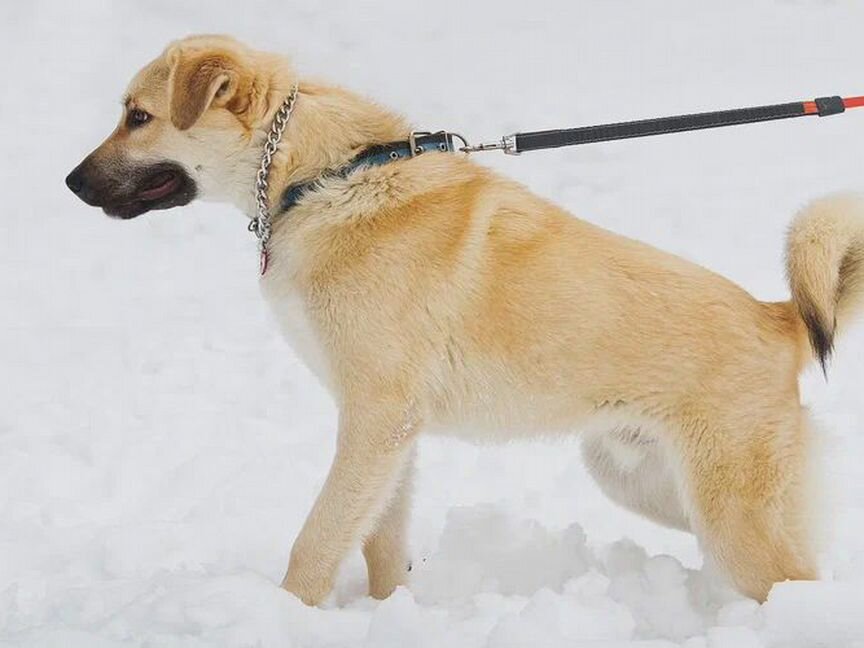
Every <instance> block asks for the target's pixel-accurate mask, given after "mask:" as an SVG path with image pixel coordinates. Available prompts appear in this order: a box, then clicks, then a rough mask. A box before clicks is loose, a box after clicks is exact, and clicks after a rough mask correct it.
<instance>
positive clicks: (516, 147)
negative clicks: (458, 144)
mask: <svg viewBox="0 0 864 648" xmlns="http://www.w3.org/2000/svg"><path fill="white" fill-rule="evenodd" d="M859 107H864V97H849V98H846V99H844V98H842V97H820V98H818V99H815V100H814V101H796V102H792V103H785V104H776V105H772V106H756V107H754V108H737V109H734V110H719V111H715V112H705V113H696V114H691V115H676V116H674V117H659V118H657V119H642V120H638V121H629V122H620V123H617V124H600V125H597V126H583V127H581V128H562V129H558V130H545V131H530V132H527V133H514V134H513V135H505V136H504V137H502V138H501V139H500V140H499V141H497V142H487V143H483V144H477V145H475V146H471V145H467V144H466V146H464V147H462V148H461V149H460V150H461V151H463V152H466V153H474V152H479V151H493V150H501V151H504V152H505V153H509V154H511V155H518V154H519V153H523V152H525V151H538V150H541V149H549V148H559V147H561V146H577V145H579V144H592V143H594V142H609V141H612V140H621V139H631V138H634V137H648V136H650V135H665V134H666V133H681V132H684V131H692V130H704V129H706V128H720V127H722V126H737V125H739V124H753V123H756V122H763V121H774V120H777V119H791V118H793V117H807V116H810V115H818V116H819V117H827V116H828V115H837V114H839V113H842V112H845V111H846V109H847V108H859Z"/></svg>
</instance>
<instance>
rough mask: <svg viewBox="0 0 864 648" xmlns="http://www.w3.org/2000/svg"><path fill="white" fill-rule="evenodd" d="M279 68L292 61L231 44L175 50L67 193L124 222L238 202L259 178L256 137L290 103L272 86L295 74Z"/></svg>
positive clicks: (204, 39) (128, 97) (130, 98)
mask: <svg viewBox="0 0 864 648" xmlns="http://www.w3.org/2000/svg"><path fill="white" fill-rule="evenodd" d="M274 66H280V67H281V68H284V67H285V66H286V63H285V62H284V61H283V60H282V59H276V58H274V57H270V56H268V55H264V54H262V53H259V52H255V51H253V50H250V49H248V48H246V47H245V46H243V45H242V44H240V43H238V42H237V41H235V40H233V39H231V38H228V37H225V36H195V37H190V38H187V39H184V40H181V41H178V42H176V43H173V44H172V45H170V46H169V47H168V48H167V49H166V50H165V52H163V53H162V55H161V56H159V57H158V58H157V59H156V60H154V61H153V62H151V63H150V64H149V65H147V66H146V67H145V68H144V69H142V70H141V71H140V72H139V73H138V74H137V75H136V76H135V78H134V79H133V80H132V82H131V84H130V85H129V88H128V90H127V92H126V94H125V95H124V97H123V114H122V116H121V118H120V123H119V124H118V125H117V128H116V129H115V130H114V132H113V133H111V135H110V136H109V137H108V138H107V139H106V140H105V141H104V142H103V143H102V144H101V145H100V146H99V147H98V148H97V149H96V150H95V151H93V152H92V153H91V154H90V155H88V156H87V158H85V159H84V161H83V162H81V164H79V165H78V166H77V167H75V169H74V170H73V171H72V173H70V174H69V176H68V177H67V178H66V184H67V186H68V187H69V188H70V189H71V190H72V191H73V192H74V193H75V194H76V195H78V197H79V198H81V200H83V201H84V202H86V203H87V204H88V205H94V206H96V207H101V208H102V209H103V210H104V211H105V213H106V214H108V215H109V216H114V217H118V218H134V217H135V216H138V215H140V214H143V213H145V212H147V211H150V210H153V209H169V208H171V207H177V206H179V205H185V204H187V203H189V202H190V201H192V200H193V199H194V198H196V197H202V198H211V199H215V200H232V199H233V196H232V195H231V193H232V192H236V191H238V190H239V187H240V186H242V187H243V188H244V189H246V188H248V186H250V183H251V181H252V179H251V177H249V176H254V169H255V166H256V164H257V158H258V156H259V155H260V151H259V150H258V146H257V145H255V144H254V142H253V139H254V138H253V135H254V134H255V132H256V131H259V130H260V129H261V128H262V124H264V123H265V118H266V116H267V115H268V114H269V113H270V109H271V106H272V105H273V103H272V102H274V101H276V102H281V101H282V99H283V98H284V92H280V89H278V88H274V87H272V79H274V78H276V77H277V76H278V77H279V78H281V79H283V80H284V79H285V78H286V76H289V77H290V76H292V74H291V73H290V71H287V73H286V71H285V70H284V69H282V70H278V72H279V74H276V71H277V70H275V69H274ZM265 127H266V125H265ZM241 173H242V174H243V177H242V178H241V177H239V174H241Z"/></svg>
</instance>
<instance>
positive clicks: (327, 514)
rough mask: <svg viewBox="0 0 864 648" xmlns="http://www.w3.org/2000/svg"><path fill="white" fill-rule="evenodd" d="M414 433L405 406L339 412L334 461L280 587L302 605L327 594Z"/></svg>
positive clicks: (382, 504)
mask: <svg viewBox="0 0 864 648" xmlns="http://www.w3.org/2000/svg"><path fill="white" fill-rule="evenodd" d="M414 431H415V426H414V425H413V424H412V422H411V421H410V420H409V419H408V418H407V415H406V409H405V407H404V405H403V406H395V407H394V406H389V405H385V406H381V405H380V404H378V405H374V406H373V405H370V404H369V403H368V402H367V403H366V405H365V409H364V410H362V411H361V410H359V409H358V408H354V407H350V406H349V407H347V408H345V409H344V410H343V412H342V413H341V415H340V425H339V437H338V441H337V449H336V457H335V459H334V460H333V465H332V466H331V468H330V473H329V474H328V476H327V481H326V482H325V483H324V488H323V489H322V490H321V493H320V495H319V496H318V499H317V501H316V502H315V505H314V506H313V507H312V512H311V513H310V514H309V517H308V518H307V519H306V523H305V524H304V525H303V530H302V531H301V532H300V535H299V536H298V538H297V541H296V542H295V543H294V548H293V549H292V550H291V560H290V562H289V564H288V572H287V573H286V574H285V579H284V580H283V581H282V587H283V588H285V589H286V590H288V591H289V592H291V593H293V594H295V595H296V596H297V597H299V598H300V599H301V600H302V601H303V602H304V603H306V604H307V605H317V604H318V603H320V602H321V601H322V600H323V599H324V598H325V597H326V596H327V594H329V593H330V590H331V589H332V588H333V581H334V577H335V575H336V570H337V568H338V567H339V564H340V563H341V562H342V559H343V558H344V557H345V555H346V554H347V553H348V552H349V551H350V550H351V549H352V548H354V547H355V546H357V545H359V543H360V541H361V539H362V538H363V537H364V536H366V535H367V534H369V533H370V532H371V531H372V530H373V529H374V527H375V525H376V523H377V521H378V518H379V517H380V516H381V515H382V513H384V511H385V509H386V508H387V506H388V504H389V503H390V500H391V498H392V496H393V494H394V491H395V490H396V487H397V485H398V483H399V481H400V478H401V477H402V474H403V472H404V470H405V467H406V464H407V462H408V460H409V459H410V457H411V456H412V453H413V446H414ZM397 559H398V558H397Z"/></svg>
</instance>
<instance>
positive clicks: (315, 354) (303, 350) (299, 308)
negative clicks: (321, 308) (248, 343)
mask: <svg viewBox="0 0 864 648" xmlns="http://www.w3.org/2000/svg"><path fill="white" fill-rule="evenodd" d="M262 292H263V293H264V296H265V297H266V298H267V302H268V303H269V304H270V309H271V311H272V312H273V315H274V316H275V318H276V322H277V323H278V325H279V328H280V330H281V332H282V335H284V336H285V338H286V339H287V340H288V343H289V344H290V345H291V348H292V349H293V350H294V352H295V353H296V354H297V356H298V357H299V358H300V360H302V361H303V363H304V364H305V365H306V366H307V367H308V368H309V370H310V371H312V373H314V374H315V376H316V377H317V378H318V379H319V380H320V381H321V383H322V384H323V385H324V386H325V387H327V389H331V391H332V380H331V370H330V362H329V359H328V356H327V353H326V352H325V347H324V345H323V344H322V342H321V337H320V335H319V333H318V330H317V328H316V326H315V323H314V321H313V320H312V318H311V317H310V313H309V308H308V305H307V304H306V301H305V300H304V299H303V297H302V296H301V295H300V294H299V293H298V292H297V291H295V290H288V291H279V292H278V293H277V292H275V291H274V290H273V289H272V287H269V286H268V284H267V283H266V282H263V283H262Z"/></svg>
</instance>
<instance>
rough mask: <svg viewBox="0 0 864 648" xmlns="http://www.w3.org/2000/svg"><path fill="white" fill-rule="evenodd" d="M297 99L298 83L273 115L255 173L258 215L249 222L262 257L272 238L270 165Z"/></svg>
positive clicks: (264, 255) (263, 257)
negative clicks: (269, 199) (259, 164)
mask: <svg viewBox="0 0 864 648" xmlns="http://www.w3.org/2000/svg"><path fill="white" fill-rule="evenodd" d="M296 101H297V84H296V83H295V84H294V86H293V87H292V88H291V92H290V94H289V95H288V96H287V97H286V98H285V101H283V102H282V105H281V106H280V107H279V110H277V111H276V115H275V116H274V117H273V123H272V124H271V125H270V132H269V133H268V134H267V141H266V142H265V143H264V153H263V155H262V156H261V166H260V167H259V168H258V173H257V174H256V175H255V202H256V204H257V207H258V215H257V216H256V217H255V218H253V219H252V220H251V221H250V222H249V231H250V232H252V233H253V234H255V236H257V237H258V247H259V249H260V251H261V255H262V259H265V258H266V254H267V242H268V241H269V240H270V230H271V223H270V207H269V205H268V199H267V190H268V184H267V177H268V176H269V175H270V166H271V165H272V164H273V156H274V155H275V154H276V151H277V150H278V149H279V142H280V141H281V140H282V135H283V134H284V133H285V128H286V127H287V126H288V120H289V119H290V118H291V112H292V111H293V110H294V104H295V102H296ZM262 268H263V266H262ZM262 274H263V270H262Z"/></svg>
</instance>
